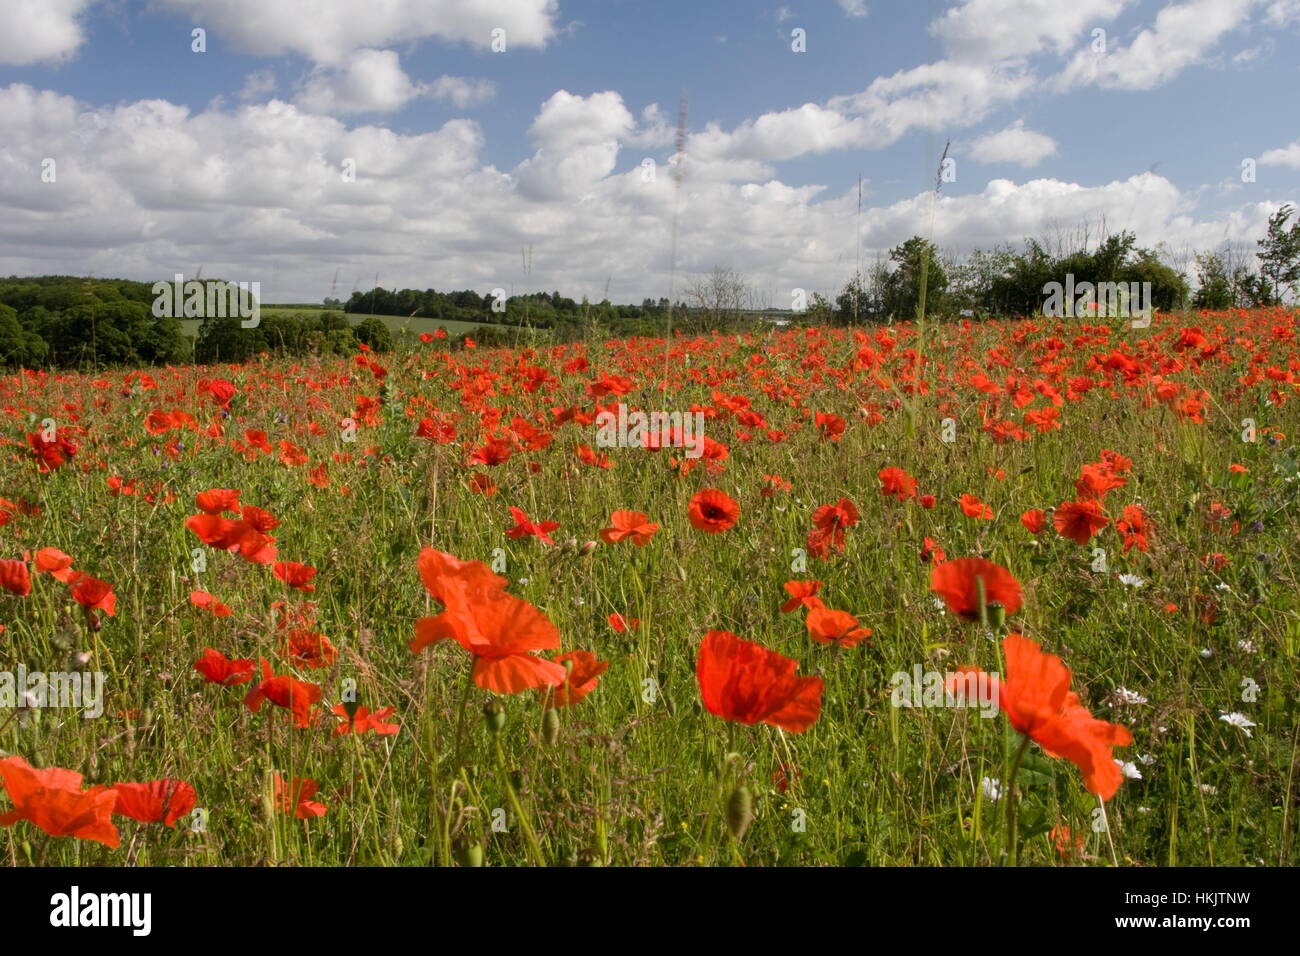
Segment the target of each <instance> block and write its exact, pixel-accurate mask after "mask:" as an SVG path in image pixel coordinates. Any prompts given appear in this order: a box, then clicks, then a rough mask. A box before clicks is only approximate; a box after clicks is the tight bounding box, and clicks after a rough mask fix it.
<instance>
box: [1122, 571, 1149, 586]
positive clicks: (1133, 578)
mask: <svg viewBox="0 0 1300 956" xmlns="http://www.w3.org/2000/svg"><path fill="white" fill-rule="evenodd" d="M1119 583H1120V584H1124V585H1127V586H1128V587H1131V588H1140V587H1144V586H1145V585H1146V582H1145V581H1143V580H1142V579H1141V578H1140V577H1138V576H1137V575H1136V574H1121V575H1120V576H1119Z"/></svg>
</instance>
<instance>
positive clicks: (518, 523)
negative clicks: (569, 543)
mask: <svg viewBox="0 0 1300 956" xmlns="http://www.w3.org/2000/svg"><path fill="white" fill-rule="evenodd" d="M510 516H511V517H512V518H514V519H515V526H514V527H513V528H507V529H506V535H507V536H508V537H511V538H523V537H527V536H528V535H530V534H531V535H534V536H535V537H536V538H537V539H538V540H540V541H541V542H542V543H543V544H555V541H554V540H552V539H551V532H552V531H554V530H555V529H556V528H558V527H559V526H560V523H559V522H558V521H541V522H537V523H533V522H532V521H530V520H529V519H528V515H526V514H525V513H524V510H523V509H522V508H516V507H514V506H513V505H511V507H510Z"/></svg>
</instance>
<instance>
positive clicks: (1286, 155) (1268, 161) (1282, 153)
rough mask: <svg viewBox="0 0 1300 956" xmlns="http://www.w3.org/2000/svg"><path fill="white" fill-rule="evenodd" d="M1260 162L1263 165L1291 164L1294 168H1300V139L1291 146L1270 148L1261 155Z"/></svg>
mask: <svg viewBox="0 0 1300 956" xmlns="http://www.w3.org/2000/svg"><path fill="white" fill-rule="evenodd" d="M1259 164H1260V165H1261V166H1290V167H1292V168H1293V169H1300V139H1298V140H1296V141H1295V142H1294V143H1292V144H1291V145H1290V146H1283V147H1281V148H1280V149H1270V150H1269V151H1268V152H1266V153H1264V155H1263V156H1261V157H1259Z"/></svg>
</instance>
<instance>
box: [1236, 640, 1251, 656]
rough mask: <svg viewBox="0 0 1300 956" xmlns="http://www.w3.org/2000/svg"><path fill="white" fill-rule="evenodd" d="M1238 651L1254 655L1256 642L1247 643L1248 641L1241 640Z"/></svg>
mask: <svg viewBox="0 0 1300 956" xmlns="http://www.w3.org/2000/svg"><path fill="white" fill-rule="evenodd" d="M1237 650H1239V651H1244V652H1245V653H1247V654H1254V653H1255V642H1254V641H1247V640H1240V641H1238V642H1237Z"/></svg>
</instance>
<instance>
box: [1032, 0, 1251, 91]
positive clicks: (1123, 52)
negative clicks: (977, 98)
mask: <svg viewBox="0 0 1300 956" xmlns="http://www.w3.org/2000/svg"><path fill="white" fill-rule="evenodd" d="M1255 3H1256V0H1188V2H1186V3H1171V4H1169V5H1168V6H1167V7H1165V8H1164V9H1162V10H1161V11H1160V12H1159V13H1158V14H1156V20H1155V24H1154V26H1152V27H1151V28H1149V29H1146V30H1143V31H1142V32H1141V33H1139V34H1138V35H1137V36H1136V37H1134V38H1133V40H1132V42H1131V43H1129V44H1128V45H1127V46H1124V47H1121V48H1120V49H1113V48H1110V49H1108V50H1107V51H1106V52H1105V53H1094V52H1092V51H1091V50H1083V51H1080V52H1079V53H1076V54H1075V56H1074V58H1073V59H1072V60H1071V61H1070V63H1069V65H1068V66H1066V68H1065V70H1064V72H1063V73H1062V74H1061V75H1060V76H1059V77H1058V78H1057V80H1056V83H1055V86H1056V87H1057V88H1058V89H1069V88H1071V87H1074V86H1084V85H1088V84H1096V85H1097V86H1100V87H1102V88H1104V89H1118V90H1150V89H1153V88H1155V87H1157V86H1160V85H1161V84H1164V83H1167V82H1169V81H1170V80H1171V79H1173V78H1174V77H1175V76H1177V75H1178V74H1179V73H1181V72H1182V71H1183V70H1184V69H1186V68H1187V67H1188V66H1191V65H1192V64H1194V63H1203V62H1204V61H1205V59H1206V57H1207V55H1208V54H1209V53H1210V51H1211V50H1212V49H1213V48H1214V46H1215V45H1216V44H1217V43H1218V42H1219V40H1220V39H1221V38H1222V37H1224V36H1225V35H1227V34H1228V33H1230V32H1232V31H1233V30H1235V29H1237V28H1238V27H1240V26H1242V25H1244V24H1245V22H1246V19H1247V14H1248V13H1249V12H1250V9H1251V7H1252V6H1254V5H1255ZM1111 42H1112V44H1113V42H1114V41H1113V40H1112V41H1111Z"/></svg>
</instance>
